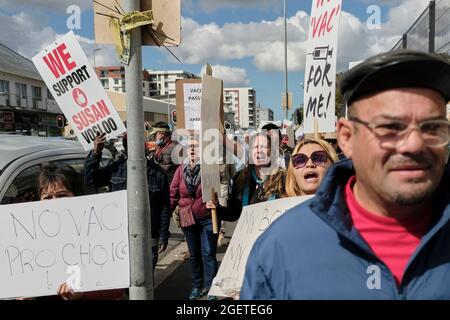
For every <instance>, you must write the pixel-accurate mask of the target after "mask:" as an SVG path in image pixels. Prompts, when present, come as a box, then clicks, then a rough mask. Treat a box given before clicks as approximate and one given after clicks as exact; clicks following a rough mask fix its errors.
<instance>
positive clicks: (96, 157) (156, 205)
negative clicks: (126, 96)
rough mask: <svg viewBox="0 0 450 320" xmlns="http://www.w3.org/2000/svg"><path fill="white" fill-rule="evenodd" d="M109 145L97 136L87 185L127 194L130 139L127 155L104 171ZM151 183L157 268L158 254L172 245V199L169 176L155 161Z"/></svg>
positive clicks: (151, 164) (89, 159) (87, 165)
mask: <svg viewBox="0 0 450 320" xmlns="http://www.w3.org/2000/svg"><path fill="white" fill-rule="evenodd" d="M105 141H106V136H105V135H104V134H102V135H97V137H96V138H95V140H94V150H93V151H91V152H90V153H89V154H88V156H87V158H86V162H85V183H86V184H87V185H88V186H90V187H95V188H100V187H104V186H109V187H110V190H111V191H120V190H125V189H126V187H127V147H128V146H127V141H128V140H127V135H125V136H124V137H123V146H124V148H125V150H124V152H122V153H120V154H119V155H118V157H116V159H114V161H113V162H111V163H109V164H108V165H107V166H105V167H102V168H100V160H101V158H102V151H103V147H104V144H105ZM147 183H148V195H149V199H150V211H151V235H152V240H151V241H152V255H153V268H155V267H156V264H157V262H158V254H159V253H162V252H163V251H165V250H166V248H167V245H168V241H169V236H170V232H169V225H170V198H169V184H168V181H167V176H166V174H165V172H164V170H163V169H162V168H161V167H160V166H159V165H157V164H155V163H154V161H153V160H148V161H147Z"/></svg>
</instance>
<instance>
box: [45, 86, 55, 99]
mask: <svg viewBox="0 0 450 320" xmlns="http://www.w3.org/2000/svg"><path fill="white" fill-rule="evenodd" d="M47 99H49V100H55V98H53V95H52V93H51V92H50V90H49V89H48V88H47Z"/></svg>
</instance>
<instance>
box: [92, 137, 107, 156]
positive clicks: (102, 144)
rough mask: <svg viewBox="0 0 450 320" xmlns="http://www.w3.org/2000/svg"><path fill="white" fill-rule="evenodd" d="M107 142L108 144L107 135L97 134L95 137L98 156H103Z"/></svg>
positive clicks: (95, 148) (95, 151) (95, 149)
mask: <svg viewBox="0 0 450 320" xmlns="http://www.w3.org/2000/svg"><path fill="white" fill-rule="evenodd" d="M105 142H106V134H104V133H102V134H100V133H98V132H97V136H96V137H95V140H94V153H95V154H96V155H101V154H102V151H103V148H104V147H105Z"/></svg>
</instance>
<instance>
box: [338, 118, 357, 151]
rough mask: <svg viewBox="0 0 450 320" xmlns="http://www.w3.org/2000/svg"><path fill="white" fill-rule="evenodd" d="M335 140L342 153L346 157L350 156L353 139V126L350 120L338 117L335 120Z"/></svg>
mask: <svg viewBox="0 0 450 320" xmlns="http://www.w3.org/2000/svg"><path fill="white" fill-rule="evenodd" d="M336 129H337V140H338V144H339V148H340V149H341V150H342V152H343V153H344V155H345V156H346V157H347V158H348V159H351V158H352V154H353V141H354V134H355V132H354V130H353V129H354V128H353V124H352V123H351V121H350V120H347V119H345V118H340V119H339V120H338V122H337V126H336Z"/></svg>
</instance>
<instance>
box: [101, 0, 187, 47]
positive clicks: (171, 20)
mask: <svg viewBox="0 0 450 320" xmlns="http://www.w3.org/2000/svg"><path fill="white" fill-rule="evenodd" d="M97 2H98V3H101V4H102V5H100V4H98V3H95V2H94V26H95V43H97V44H114V36H113V29H112V28H111V26H110V23H109V21H110V18H109V17H107V16H104V15H100V14H97V12H98V13H101V14H106V15H111V16H115V17H120V15H119V14H118V13H117V11H116V10H115V9H116V8H117V10H118V11H119V12H121V13H122V14H123V11H122V9H123V7H124V5H123V3H124V1H123V0H118V1H117V2H118V3H119V4H120V6H118V5H117V2H116V0H97ZM108 8H109V9H108ZM110 9H113V10H110ZM147 10H152V12H153V24H152V28H153V29H155V30H156V34H155V38H156V39H157V41H155V39H153V38H152V36H150V34H149V32H148V31H146V30H148V28H149V27H148V26H144V27H142V44H143V45H148V46H160V45H161V44H164V45H166V46H178V45H180V43H181V0H170V1H167V0H141V10H140V11H141V12H143V11H147Z"/></svg>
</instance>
